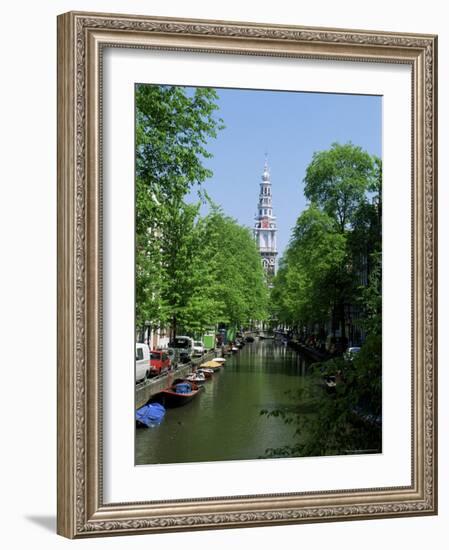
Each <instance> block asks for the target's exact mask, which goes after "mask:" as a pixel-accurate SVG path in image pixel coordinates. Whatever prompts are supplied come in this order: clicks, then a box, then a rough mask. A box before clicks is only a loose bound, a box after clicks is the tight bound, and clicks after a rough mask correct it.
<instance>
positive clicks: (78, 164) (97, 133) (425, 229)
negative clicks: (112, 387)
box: [57, 12, 437, 538]
mask: <svg viewBox="0 0 449 550" xmlns="http://www.w3.org/2000/svg"><path fill="white" fill-rule="evenodd" d="M107 47H110V48H134V49H136V48H137V49H157V50H168V51H199V52H204V53H206V54H207V53H214V54H217V53H219V54H222V55H227V54H231V53H232V54H238V55H241V56H269V57H273V58H279V57H285V58H298V59H311V60H314V59H319V60H327V61H330V62H338V61H347V62H354V63H361V62H366V63H372V62H377V63H390V64H393V65H394V64H402V65H407V66H409V67H410V68H411V75H412V77H411V85H412V92H411V97H412V112H411V124H412V143H411V159H412V168H411V173H412V181H411V188H412V193H411V196H412V204H411V211H412V216H411V218H412V228H411V235H412V238H411V242H412V252H411V258H412V265H411V278H412V311H411V326H412V337H411V342H412V350H411V357H412V360H411V363H412V364H411V369H412V373H411V380H412V384H411V388H410V397H411V413H412V414H411V423H410V425H411V432H412V437H411V443H412V444H411V453H410V460H411V472H412V475H411V478H412V479H411V484H410V485H407V486H397V487H375V488H369V489H367V488H363V487H361V488H360V489H351V490H335V489H329V490H323V491H311V492H303V493H298V492H292V493H282V494H272V493H261V494H252V495H247V496H232V495H229V496H217V497H207V498H203V499H199V498H195V499H177V500H164V501H162V500H158V501H154V500H152V496H151V494H148V500H147V501H146V502H118V503H106V502H104V498H103V489H104V480H103V451H104V449H103V443H102V436H103V428H102V426H103V409H102V402H103V387H102V380H103V368H104V366H103V353H102V343H103V342H102V330H103V286H102V285H103V264H102V242H103V241H102V239H103V227H102V221H103V218H102V208H103V204H102V198H103V195H102V185H103V183H102V181H103V180H102V178H103V173H102V167H103V159H102V86H103V81H102V68H103V66H102V56H103V51H104V49H105V48H107ZM436 62H437V37H436V36H433V35H420V34H401V33H387V32H373V31H359V30H357V31H353V30H338V29H321V28H304V27H296V26H280V25H263V24H254V23H237V22H222V21H205V20H204V21H201V20H188V19H171V18H158V17H145V16H130V15H112V14H96V13H76V12H70V13H66V14H63V15H61V16H59V17H58V381H57V387H58V521H57V523H58V526H57V530H58V533H59V534H61V535H63V536H66V537H69V538H83V537H89V536H105V535H120V534H136V533H152V532H167V531H183V530H193V529H217V528H231V527H250V526H262V525H280V524H291V523H306V522H309V523H310V522H320V521H338V520H350V519H373V518H376V519H379V518H387V517H401V516H420V515H431V514H436V513H437V393H436V388H437V379H436V374H437V372H436V369H437V355H436V354H437V229H436V222H437V220H436V215H437V204H436V200H437V64H436ZM130 452H131V451H130ZM262 489H263V487H262Z"/></svg>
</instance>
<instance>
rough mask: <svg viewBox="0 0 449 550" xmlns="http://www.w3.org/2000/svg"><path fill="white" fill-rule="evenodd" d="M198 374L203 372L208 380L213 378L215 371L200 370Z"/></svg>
mask: <svg viewBox="0 0 449 550" xmlns="http://www.w3.org/2000/svg"><path fill="white" fill-rule="evenodd" d="M196 372H202V373H203V374H204V376H205V377H206V380H207V379H209V378H212V375H213V374H214V371H213V370H212V369H198V370H197V371H196Z"/></svg>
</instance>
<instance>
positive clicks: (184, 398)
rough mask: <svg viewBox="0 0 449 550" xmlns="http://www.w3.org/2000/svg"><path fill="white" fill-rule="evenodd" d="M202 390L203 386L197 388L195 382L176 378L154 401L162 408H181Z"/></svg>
mask: <svg viewBox="0 0 449 550" xmlns="http://www.w3.org/2000/svg"><path fill="white" fill-rule="evenodd" d="M202 389H204V388H203V386H198V384H195V382H189V381H188V380H183V379H179V378H178V379H177V380H175V381H174V383H173V384H172V385H171V386H170V387H169V388H166V389H165V390H162V391H161V392H159V393H158V394H157V395H156V396H155V399H154V400H155V401H156V399H157V401H158V402H159V403H162V405H164V407H181V406H182V405H185V404H186V403H188V402H189V401H191V400H192V399H193V398H194V397H196V396H197V395H198V394H199V393H200V391H201V390H202Z"/></svg>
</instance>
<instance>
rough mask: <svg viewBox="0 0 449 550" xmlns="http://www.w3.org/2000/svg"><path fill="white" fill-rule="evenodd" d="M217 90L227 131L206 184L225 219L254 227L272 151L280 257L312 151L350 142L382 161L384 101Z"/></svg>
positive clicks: (215, 144)
mask: <svg viewBox="0 0 449 550" xmlns="http://www.w3.org/2000/svg"><path fill="white" fill-rule="evenodd" d="M217 93H218V95H219V101H218V105H219V116H220V117H221V118H222V119H223V121H224V124H225V126H226V128H225V129H224V130H221V131H220V132H219V134H218V136H217V139H214V140H210V142H209V144H208V146H207V149H208V150H209V151H210V152H211V153H212V154H213V158H212V159H208V160H207V161H206V162H205V164H206V166H208V167H209V168H210V169H211V170H212V171H213V173H214V175H213V177H212V178H210V180H208V181H207V182H206V183H205V185H204V187H205V189H206V190H207V192H208V193H209V195H210V196H211V197H212V199H213V200H214V201H215V202H216V203H218V204H220V205H221V206H222V208H223V210H224V212H225V213H226V214H228V215H230V216H232V217H233V218H235V219H237V220H238V222H239V223H240V224H242V225H246V226H249V227H252V226H253V223H254V215H255V213H256V205H257V199H258V193H259V182H260V178H261V174H262V171H263V165H264V159H265V153H267V155H268V164H269V167H270V172H271V182H272V185H273V213H274V215H275V216H276V217H277V223H278V250H279V257H280V256H281V254H282V252H283V251H284V250H285V247H286V246H287V244H288V241H289V239H290V234H291V229H292V228H293V227H294V225H295V223H296V219H297V217H298V215H299V214H300V213H301V211H302V210H303V209H304V208H305V206H306V201H305V198H304V195H303V188H304V184H303V178H304V175H305V170H306V168H307V165H308V164H309V163H310V161H311V159H312V155H313V153H314V152H315V151H321V150H324V149H328V148H329V147H330V146H331V145H332V143H334V142H339V143H347V142H349V141H351V142H352V143H353V144H355V145H359V146H361V147H362V148H363V149H365V150H366V151H368V152H369V153H370V154H375V155H377V156H379V157H381V152H382V98H381V97H379V96H361V95H342V94H320V93H302V92H279V91H263V90H262V91H261V90H237V89H222V88H220V89H217ZM194 199H195V195H193V194H191V195H190V197H189V200H194ZM203 210H204V209H203ZM203 213H205V210H204V211H203Z"/></svg>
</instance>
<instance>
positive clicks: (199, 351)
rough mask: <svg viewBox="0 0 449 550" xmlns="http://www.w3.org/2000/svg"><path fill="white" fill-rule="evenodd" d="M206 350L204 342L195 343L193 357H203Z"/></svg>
mask: <svg viewBox="0 0 449 550" xmlns="http://www.w3.org/2000/svg"><path fill="white" fill-rule="evenodd" d="M205 351H206V349H205V348H204V345H203V342H200V341H199V340H198V341H195V342H193V355H194V357H202V356H203V355H204V352H205Z"/></svg>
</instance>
